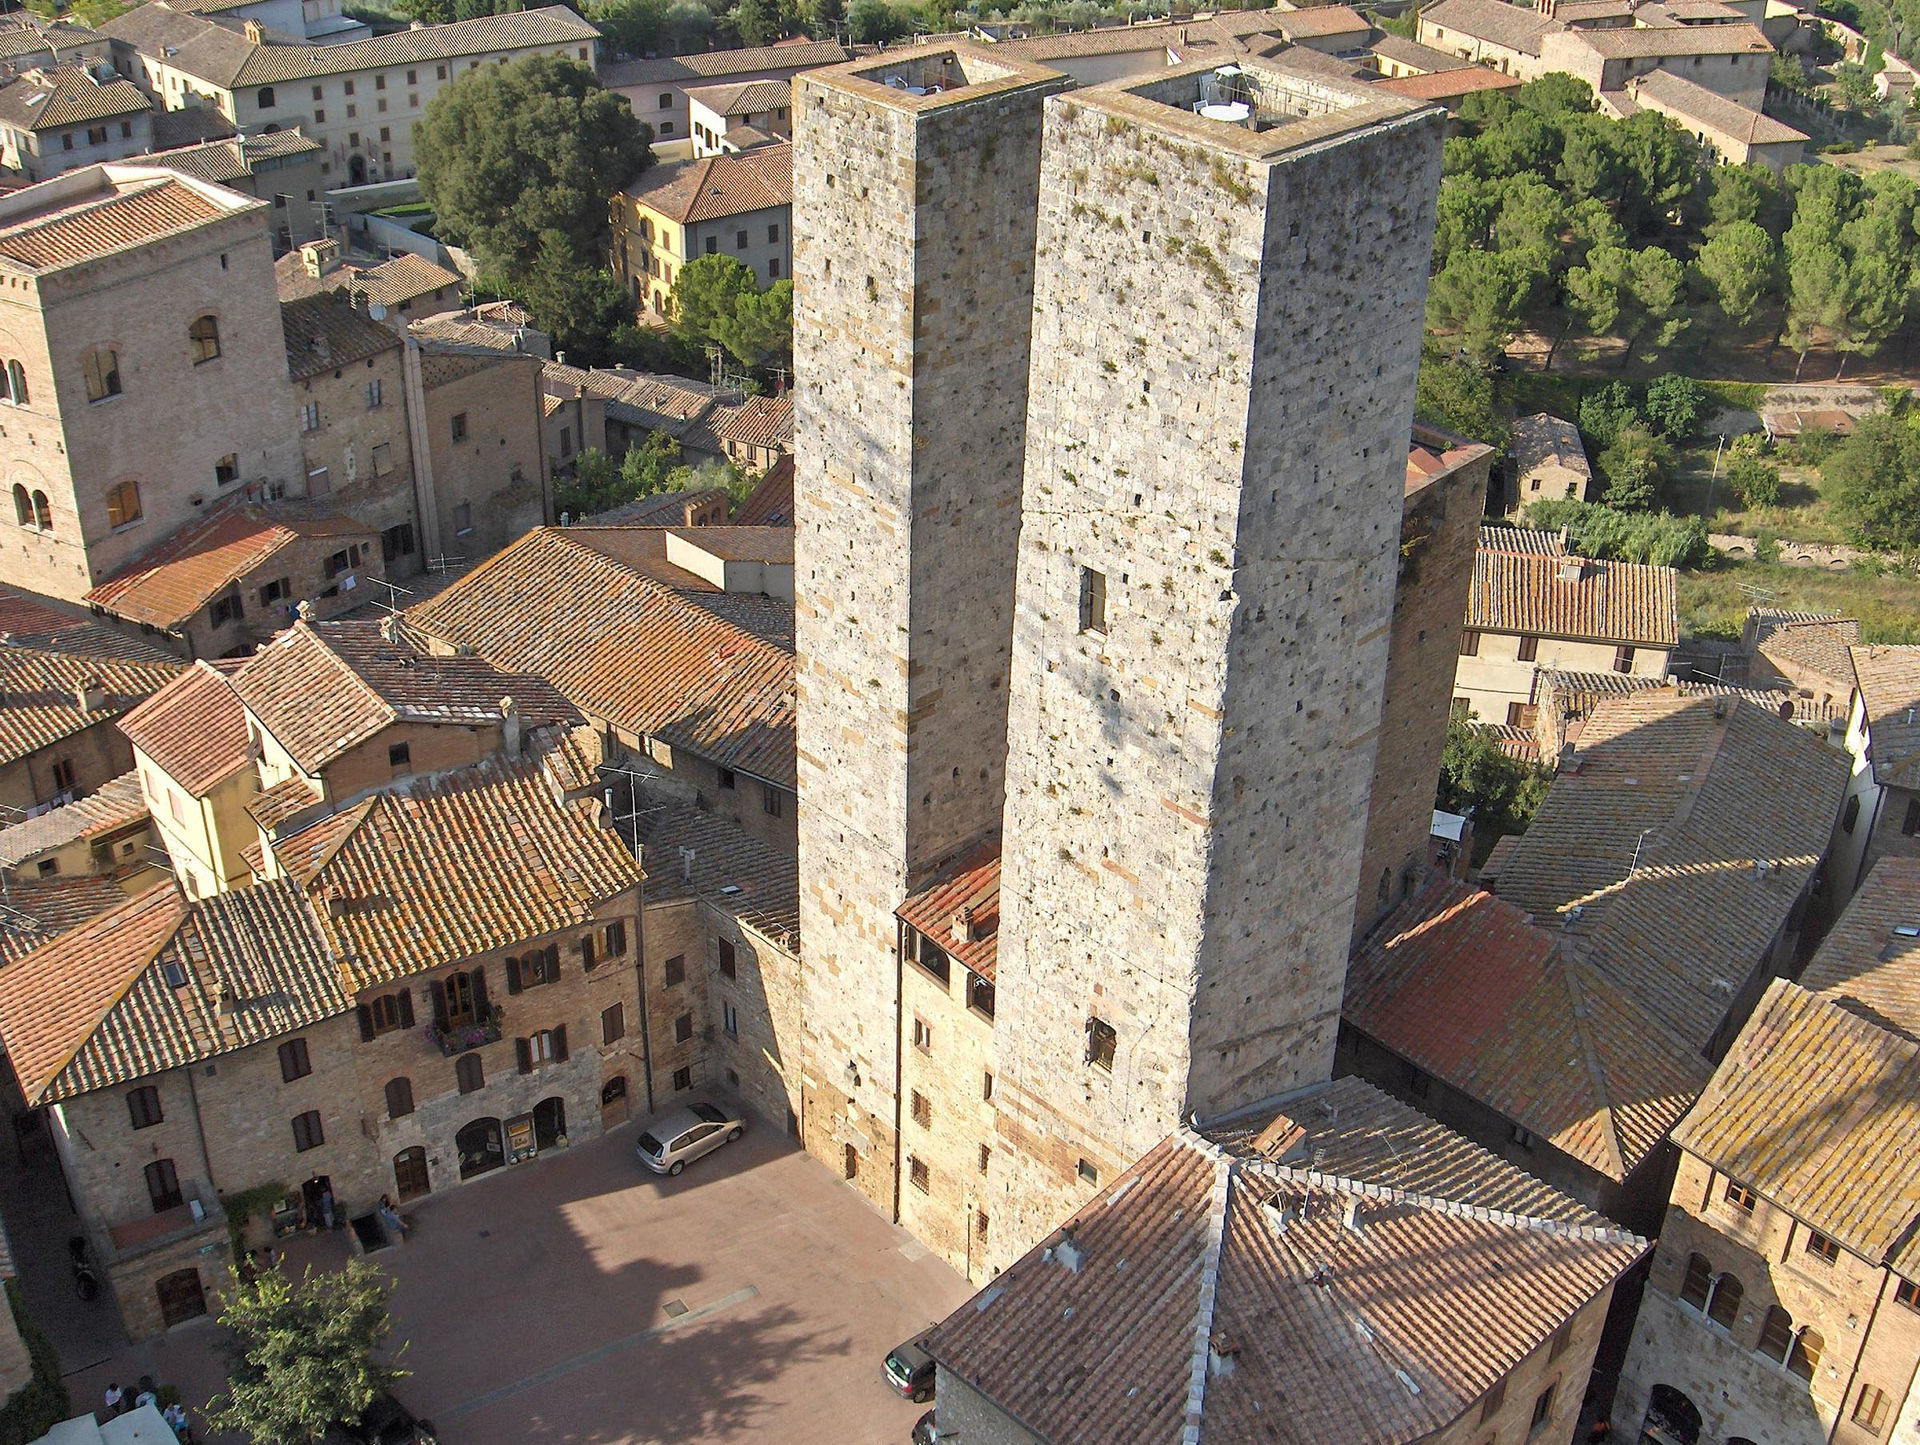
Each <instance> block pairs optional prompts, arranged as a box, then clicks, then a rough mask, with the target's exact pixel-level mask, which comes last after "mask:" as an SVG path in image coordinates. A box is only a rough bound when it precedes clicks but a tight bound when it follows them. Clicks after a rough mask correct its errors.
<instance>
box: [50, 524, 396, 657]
mask: <svg viewBox="0 0 1920 1445" xmlns="http://www.w3.org/2000/svg"><path fill="white" fill-rule="evenodd" d="M314 537H329V538H330V537H338V538H340V539H341V545H343V546H344V545H345V544H346V543H347V542H349V541H360V542H372V541H374V540H375V534H374V532H373V531H372V530H371V529H369V528H367V527H365V526H362V525H361V524H360V523H358V522H355V521H353V520H352V519H351V518H348V517H338V516H324V515H323V516H300V515H296V514H295V513H293V512H291V511H277V510H270V509H268V508H266V507H258V506H228V507H223V508H221V509H219V510H218V511H215V512H213V513H210V514H209V515H208V516H205V517H203V518H201V519H200V520H198V521H196V522H189V523H188V524H187V525H186V526H184V527H182V528H181V529H180V530H179V531H177V532H175V533H174V534H173V535H172V536H171V537H168V538H167V539H166V540H165V541H164V542H162V543H160V545H159V546H157V547H152V548H150V549H148V550H147V551H146V552H143V553H142V554H141V555H140V557H139V559H138V560H137V561H135V562H134V563H133V564H132V565H131V566H129V567H127V568H125V569H124V570H123V571H121V572H120V573H119V574H117V575H116V576H113V577H110V578H108V579H107V580H106V581H105V582H102V583H101V584H100V585H99V586H98V587H95V588H94V589H93V590H92V591H91V592H89V593H88V594H87V601H88V602H90V603H92V604H93V605H94V606H96V607H100V608H104V609H105V610H106V611H108V612H111V613H112V614H113V615H114V616H116V617H123V618H126V619H127V620H128V621H131V622H144V623H147V624H148V625H150V626H153V627H159V628H165V629H169V630H171V629H176V628H181V627H185V626H186V624H187V623H189V622H191V621H192V620H193V618H194V615H195V614H196V613H198V612H200V611H201V610H202V609H203V608H205V607H207V606H208V605H209V604H210V603H211V602H212V601H213V600H214V598H216V597H218V596H219V595H220V594H221V593H223V592H224V591H226V590H227V588H229V587H231V586H232V585H233V584H234V583H235V582H237V581H239V580H240V579H241V578H243V577H245V576H247V575H248V574H249V573H250V572H252V571H253V570H254V569H255V568H257V567H260V566H262V565H264V564H265V563H266V560H267V559H268V558H269V557H271V556H273V554H274V553H276V552H278V551H279V550H280V549H281V548H283V547H286V546H289V545H291V544H292V543H294V542H296V541H299V540H300V539H302V538H314Z"/></svg>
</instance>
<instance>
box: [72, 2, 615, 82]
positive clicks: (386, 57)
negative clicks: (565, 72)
mask: <svg viewBox="0 0 1920 1445" xmlns="http://www.w3.org/2000/svg"><path fill="white" fill-rule="evenodd" d="M100 28H101V30H102V32H103V33H105V34H107V35H110V36H112V37H113V38H114V39H115V40H117V41H119V42H121V43H122V44H124V45H127V46H129V47H130V48H132V49H134V50H137V51H139V52H140V53H141V54H142V55H147V56H155V57H157V56H159V55H160V54H161V53H162V52H163V51H164V52H165V53H166V62H167V64H168V65H170V66H172V67H173V68H174V69H176V70H180V71H183V72H185V73H186V74H188V75H192V76H195V77H197V78H198V79H201V80H205V81H208V82H210V83H211V84H213V85H216V86H219V87H220V88H222V89H224V90H232V89H235V88H237V87H240V86H251V85H274V84H277V83H278V82H281V81H286V80H308V79H318V78H319V77H320V76H323V75H345V74H350V73H352V72H353V71H358V70H377V69H383V68H386V67H389V66H395V65H419V64H427V63H431V62H433V61H436V60H450V59H455V58H459V57H464V56H469V55H471V56H481V55H489V54H495V53H498V52H501V51H509V52H510V51H514V50H523V49H532V48H535V47H541V48H544V47H547V46H555V45H562V44H567V43H571V42H579V43H583V44H585V43H590V42H596V41H598V40H599V38H600V32H599V31H598V30H596V29H595V28H594V27H593V26H591V25H589V24H588V23H587V22H586V21H584V20H582V19H581V18H580V17H579V16H578V15H576V14H574V13H573V11H571V10H569V9H567V8H566V7H565V6H564V5H549V6H546V7H544V8H542V9H537V10H521V11H516V12H513V13H511V14H504V15H483V16H480V17H479V18H477V19H473V20H455V21H452V22H450V23H449V24H445V25H424V26H421V27H419V28H418V29H413V30H396V31H394V32H393V33H391V34H388V35H376V36H374V37H373V38H372V39H370V40H349V41H346V42H343V43H341V44H338V45H317V44H313V43H310V42H308V41H307V40H305V39H303V38H301V37H298V36H291V35H284V34H280V33H278V32H269V33H268V37H267V43H266V44H262V45H256V44H254V43H252V42H251V41H249V40H248V39H247V38H246V36H245V35H243V34H241V33H240V32H239V31H238V30H234V29H229V28H228V27H227V26H224V25H221V24H219V23H218V22H215V21H212V20H205V19H202V18H201V17H199V16H197V15H190V14H185V13H182V12H179V11H174V10H170V9H168V8H167V7H166V6H164V5H159V4H148V5H142V6H140V7H139V8H138V9H136V10H130V11H128V12H127V13H126V14H124V15H120V16H117V17H115V18H114V19H112V20H110V21H108V22H107V23H106V24H105V25H102V26H101V27H100Z"/></svg>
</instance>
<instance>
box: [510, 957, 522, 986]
mask: <svg viewBox="0 0 1920 1445" xmlns="http://www.w3.org/2000/svg"><path fill="white" fill-rule="evenodd" d="M507 992H508V993H518V992H520V960H519V959H517V958H509V959H508V960H507Z"/></svg>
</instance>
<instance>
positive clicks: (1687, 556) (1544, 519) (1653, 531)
mask: <svg viewBox="0 0 1920 1445" xmlns="http://www.w3.org/2000/svg"><path fill="white" fill-rule="evenodd" d="M1527 525H1528V526H1531V527H1544V528H1546V529H1547V530H1549V531H1558V530H1559V529H1560V528H1561V527H1565V528H1566V529H1567V546H1568V548H1569V549H1570V550H1571V551H1573V552H1576V553H1578V554H1579V555H1580V556H1582V557H1605V558H1609V559H1611V560H1613V561H1616V562H1647V563H1651V564H1653V565H1654V566H1656V567H1690V566H1695V565H1697V564H1699V563H1700V562H1701V561H1702V560H1704V559H1705V558H1706V557H1707V555H1708V547H1707V524H1706V523H1705V522H1704V521H1702V520H1701V519H1700V518H1698V517H1676V516H1674V515H1673V514H1672V513H1671V512H1622V511H1619V510H1617V509H1615V508H1613V507H1608V506H1603V505H1601V504H1600V503H1598V502H1574V501H1565V502H1535V503H1534V504H1533V505H1532V506H1531V507H1529V508H1527Z"/></svg>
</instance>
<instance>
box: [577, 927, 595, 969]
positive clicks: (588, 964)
mask: <svg viewBox="0 0 1920 1445" xmlns="http://www.w3.org/2000/svg"><path fill="white" fill-rule="evenodd" d="M580 966H581V967H582V968H588V969H590V968H592V967H593V935H592V934H591V933H588V934H583V935H582V936H581V939H580Z"/></svg>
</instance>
